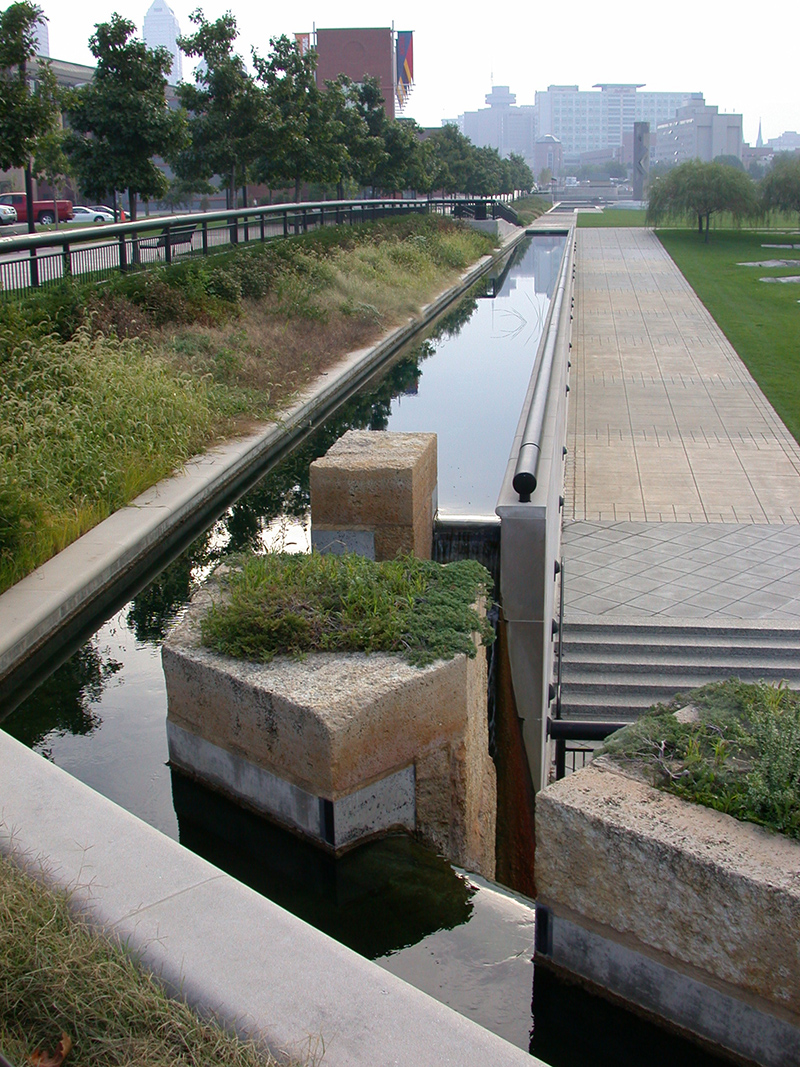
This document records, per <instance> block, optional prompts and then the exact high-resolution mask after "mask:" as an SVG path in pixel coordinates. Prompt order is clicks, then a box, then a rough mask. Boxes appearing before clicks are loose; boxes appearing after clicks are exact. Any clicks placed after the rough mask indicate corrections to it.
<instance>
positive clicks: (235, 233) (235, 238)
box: [230, 215, 239, 245]
mask: <svg viewBox="0 0 800 1067" xmlns="http://www.w3.org/2000/svg"><path fill="white" fill-rule="evenodd" d="M230 240H231V244H232V245H238V243H239V219H238V216H236V215H234V216H233V218H232V219H231V238H230Z"/></svg>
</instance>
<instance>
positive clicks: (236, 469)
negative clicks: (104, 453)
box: [0, 231, 525, 693]
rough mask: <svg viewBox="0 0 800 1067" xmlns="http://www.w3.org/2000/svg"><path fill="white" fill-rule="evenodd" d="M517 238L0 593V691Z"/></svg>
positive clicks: (338, 399)
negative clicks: (282, 404) (253, 425)
mask: <svg viewBox="0 0 800 1067" xmlns="http://www.w3.org/2000/svg"><path fill="white" fill-rule="evenodd" d="M524 236H525V233H524V231H519V232H518V233H515V234H514V235H512V236H511V237H510V238H509V239H508V240H507V241H505V242H504V243H503V245H502V247H501V248H500V249H498V251H497V252H495V253H494V254H493V255H489V256H484V257H483V258H482V259H481V260H479V261H478V263H477V264H476V265H475V266H474V267H471V268H470V269H469V270H467V271H465V272H464V273H463V274H462V276H461V278H460V279H459V281H458V282H457V283H456V284H455V285H453V286H451V287H450V288H448V289H447V290H445V291H444V292H443V293H441V294H440V295H439V296H438V297H436V298H435V299H434V300H432V301H431V302H430V303H429V304H427V305H425V306H424V307H423V308H421V309H420V312H419V314H418V315H416V316H414V317H413V318H411V319H409V321H408V323H407V324H406V325H404V326H401V327H399V328H397V329H395V330H392V331H390V332H389V333H387V334H386V336H385V337H384V338H382V340H381V341H380V342H378V344H376V345H374V346H372V347H370V348H364V349H359V350H358V351H355V352H351V353H350V354H349V355H347V356H345V357H344V358H343V359H342V360H341V361H340V362H339V363H338V364H337V365H336V367H335V368H333V369H332V370H331V371H330V372H328V373H327V374H326V375H324V376H323V377H322V378H320V379H319V380H318V381H316V382H315V383H313V385H312V386H311V387H310V388H309V389H308V390H307V391H306V392H305V393H303V394H302V395H301V396H300V397H299V399H298V400H297V402H296V403H295V404H294V405H293V406H292V407H291V408H289V409H288V410H287V411H286V412H284V413H282V415H281V416H280V418H279V420H278V422H276V423H275V424H274V425H270V426H266V427H264V428H263V429H260V430H259V431H258V432H256V433H254V434H251V435H249V436H247V437H242V438H237V439H236V440H234V441H229V442H227V443H226V444H224V445H221V446H219V447H217V448H212V449H210V450H209V451H208V452H206V453H204V454H203V455H201V456H198V457H196V458H194V459H192V460H191V461H189V462H188V463H187V464H186V465H185V466H184V468H183V469H182V470H181V471H180V472H179V473H178V474H176V475H174V476H173V477H171V478H167V479H164V480H163V481H161V482H159V483H158V484H157V485H155V486H153V487H152V488H151V489H148V490H147V491H146V492H145V493H142V495H141V496H139V497H137V498H136V500H134V501H133V502H132V503H131V504H129V505H128V506H127V507H125V508H122V509H121V510H120V511H118V512H116V513H115V514H114V515H112V516H110V518H108V519H106V520H105V521H104V522H101V523H99V524H98V525H97V526H95V527H94V529H92V530H90V531H89V532H88V533H86V534H84V536H83V537H81V538H79V539H78V540H77V541H75V542H73V544H71V545H69V546H68V547H67V548H66V549H64V551H63V552H60V553H59V554H58V555H57V556H54V557H53V558H52V559H51V560H48V562H47V563H45V564H44V565H43V566H41V567H39V568H38V569H37V570H36V571H34V572H33V573H32V574H30V575H28V576H27V577H26V578H23V579H22V581H20V582H18V583H17V584H16V585H15V586H13V587H12V588H11V589H9V590H7V592H5V593H3V594H2V596H0V618H2V620H3V627H2V631H0V693H2V692H3V691H8V690H10V689H11V688H12V687H15V686H16V684H17V679H16V678H12V676H13V675H15V674H16V673H17V672H19V671H20V668H21V667H22V665H23V664H24V662H25V661H26V660H29V659H31V657H33V655H34V653H38V652H40V650H42V648H43V646H45V645H46V644H47V643H48V642H52V641H54V640H55V639H57V637H58V635H59V631H63V630H64V629H65V627H67V625H68V624H74V626H75V627H78V626H79V625H80V624H81V621H88V617H89V615H90V613H91V612H92V610H93V605H94V604H95V602H97V601H98V600H99V599H100V598H101V597H103V596H106V597H107V598H108V599H109V600H110V598H111V597H112V596H113V595H115V591H116V590H120V591H121V589H122V588H124V587H125V586H126V584H127V583H129V582H130V581H131V575H132V574H133V573H135V572H136V570H137V568H139V567H143V566H145V565H146V563H147V561H148V559H150V558H152V556H153V555H154V554H155V552H156V550H157V546H159V545H160V544H163V542H164V540H165V539H166V538H167V537H169V536H171V535H173V536H177V532H178V531H180V530H181V528H183V527H188V526H190V525H191V523H192V522H196V521H198V520H199V519H200V518H202V517H203V516H204V515H206V514H212V513H213V509H214V502H215V501H216V500H218V499H219V498H220V497H224V496H225V495H226V494H231V495H233V494H235V492H236V490H237V487H239V486H242V487H246V485H247V478H248V474H249V472H251V471H253V470H254V469H257V468H260V467H261V466H262V465H264V464H266V463H268V462H269V461H270V460H271V459H273V458H276V457H278V456H279V455H281V454H282V452H283V451H284V450H285V449H286V448H287V446H288V444H289V443H290V442H291V441H292V440H294V439H295V437H296V436H297V435H300V434H302V433H303V432H305V431H306V430H307V429H309V428H311V427H313V426H315V425H317V424H318V422H319V421H321V419H322V418H324V416H325V415H326V414H327V413H328V412H329V411H330V410H331V409H332V408H333V407H335V406H336V404H338V403H339V402H341V400H343V399H344V398H345V397H346V396H348V395H350V394H351V393H352V392H354V391H355V390H356V389H357V388H358V387H359V386H361V385H362V384H363V383H364V382H365V381H366V380H367V379H368V378H369V377H370V376H371V375H372V374H374V373H375V371H376V369H377V368H378V367H379V366H380V365H381V363H383V361H384V360H385V359H387V358H388V356H389V355H391V353H393V352H394V351H395V350H396V349H397V348H399V347H400V345H401V344H403V343H404V342H405V341H407V340H409V339H410V338H411V337H413V336H414V334H416V333H418V332H419V331H420V330H421V329H422V328H423V327H425V326H426V325H427V324H428V323H430V322H431V321H432V320H433V319H435V318H436V317H437V315H439V314H440V313H441V312H442V311H443V310H444V309H445V307H446V306H447V305H448V304H449V303H451V302H452V301H453V300H454V299H456V298H457V297H458V296H460V295H461V294H462V293H464V292H465V291H466V290H467V289H468V288H469V287H470V285H472V284H473V282H475V281H476V280H477V279H478V278H479V277H480V276H481V275H482V274H484V273H485V272H486V271H487V270H489V269H490V267H491V266H492V264H493V263H494V262H495V260H497V259H498V258H500V257H502V256H504V255H506V254H507V252H508V251H509V249H510V248H512V247H513V245H514V244H516V243H517V241H519V240H521V239H522V238H524ZM62 643H63V642H62Z"/></svg>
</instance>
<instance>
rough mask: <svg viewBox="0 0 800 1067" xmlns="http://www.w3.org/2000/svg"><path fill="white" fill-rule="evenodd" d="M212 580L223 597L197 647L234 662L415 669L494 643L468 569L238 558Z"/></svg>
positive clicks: (474, 572) (482, 584)
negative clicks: (349, 656)
mask: <svg viewBox="0 0 800 1067" xmlns="http://www.w3.org/2000/svg"><path fill="white" fill-rule="evenodd" d="M221 580H222V581H223V583H224V597H223V598H222V599H221V600H220V601H218V602H217V603H215V604H214V605H213V606H212V607H211V609H210V610H209V612H208V614H207V615H206V617H205V619H204V620H203V623H202V628H201V629H202V640H203V644H205V645H206V646H207V647H208V648H211V649H213V650H214V651H215V652H221V653H223V654H224V655H229V656H236V657H238V658H242V659H254V660H260V661H264V662H268V661H269V660H271V659H272V658H273V657H274V656H276V655H279V654H287V655H294V656H298V655H303V654H304V653H306V652H396V653H398V654H399V655H401V656H402V657H403V658H404V659H406V660H407V661H408V662H409V663H412V664H414V665H415V666H418V667H422V666H425V665H426V664H429V663H433V662H434V660H437V659H452V658H453V656H455V655H457V654H459V653H462V652H463V653H465V654H466V655H467V656H470V657H474V655H475V645H474V643H473V639H472V634H473V633H474V632H478V633H479V634H480V635H481V638H482V640H483V642H484V644H489V643H490V642H491V641H492V640H493V637H494V633H493V630H492V628H491V626H490V625H489V624H488V622H487V621H486V619H485V618H482V617H481V616H480V615H479V614H478V612H477V611H476V610H475V608H474V606H473V605H474V604H475V603H476V602H477V601H478V599H479V598H485V597H487V596H488V595H489V593H490V591H491V587H492V580H491V576H490V575H489V572H488V571H487V570H486V569H485V567H483V566H481V564H480V563H478V562H476V561H475V560H464V561H462V562H459V563H448V564H447V565H445V566H442V565H441V564H439V563H434V562H433V561H432V560H421V559H414V558H413V557H405V558H399V559H396V560H390V561H387V562H382V563H375V562H373V561H372V560H368V559H364V558H363V557H361V556H355V555H343V556H335V555H320V554H319V553H313V554H312V555H310V556H307V555H289V554H281V553H275V554H269V555H266V556H255V557H248V558H245V559H243V560H242V561H241V563H240V565H239V566H238V567H236V566H235V567H234V569H233V570H232V571H231V572H230V573H229V574H227V575H225V576H223V577H222V579H221Z"/></svg>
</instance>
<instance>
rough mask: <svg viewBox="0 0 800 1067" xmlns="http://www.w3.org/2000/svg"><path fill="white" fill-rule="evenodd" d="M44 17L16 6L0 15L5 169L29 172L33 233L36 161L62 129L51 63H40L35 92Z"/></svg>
mask: <svg viewBox="0 0 800 1067" xmlns="http://www.w3.org/2000/svg"><path fill="white" fill-rule="evenodd" d="M43 18H44V15H43V14H42V9H41V8H40V7H37V6H36V5H35V4H31V3H28V2H27V0H25V2H22V3H15V4H11V5H10V6H9V7H7V8H6V9H5V11H3V12H1V13H0V169H2V170H9V169H10V168H12V167H20V168H22V169H23V170H24V171H25V194H26V197H27V201H28V230H29V231H30V232H31V233H33V232H34V229H35V226H34V219H33V180H32V177H33V171H32V168H31V156H32V155H33V153H34V151H35V150H36V145H37V143H38V141H39V139H40V138H41V137H43V136H44V135H45V134H47V133H48V132H49V131H50V130H52V129H54V128H55V127H56V125H57V124H58V120H59V115H60V109H59V99H58V87H57V85H56V80H55V77H54V75H53V72H52V71H51V69H50V65H49V64H48V63H45V62H43V61H42V60H38V71H37V75H36V79H35V86H34V88H33V90H31V85H30V75H29V70H28V67H29V64H30V61H31V60H32V59H33V58H34V56H35V55H36V24H37V23H38V22H39V21H41V20H42V19H43Z"/></svg>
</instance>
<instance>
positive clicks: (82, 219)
mask: <svg viewBox="0 0 800 1067" xmlns="http://www.w3.org/2000/svg"><path fill="white" fill-rule="evenodd" d="M113 221H114V216H113V215H112V214H111V212H110V211H105V210H104V209H103V208H96V207H81V206H80V205H78V204H75V206H74V207H73V209H72V218H71V219H70V220H69V222H70V225H71V226H92V225H93V224H94V223H95V222H113Z"/></svg>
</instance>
